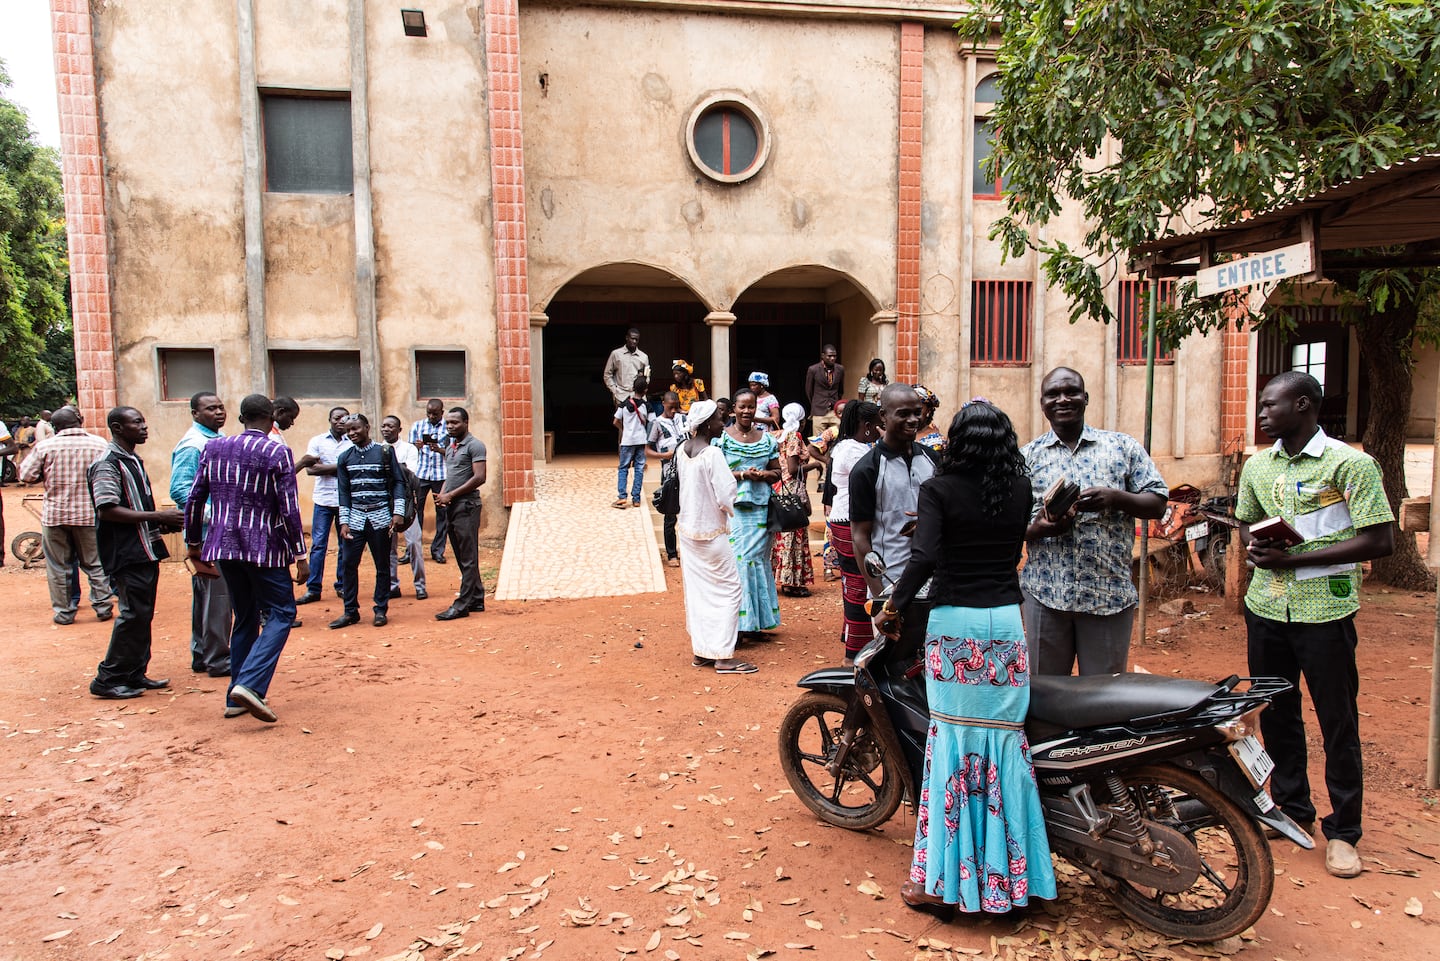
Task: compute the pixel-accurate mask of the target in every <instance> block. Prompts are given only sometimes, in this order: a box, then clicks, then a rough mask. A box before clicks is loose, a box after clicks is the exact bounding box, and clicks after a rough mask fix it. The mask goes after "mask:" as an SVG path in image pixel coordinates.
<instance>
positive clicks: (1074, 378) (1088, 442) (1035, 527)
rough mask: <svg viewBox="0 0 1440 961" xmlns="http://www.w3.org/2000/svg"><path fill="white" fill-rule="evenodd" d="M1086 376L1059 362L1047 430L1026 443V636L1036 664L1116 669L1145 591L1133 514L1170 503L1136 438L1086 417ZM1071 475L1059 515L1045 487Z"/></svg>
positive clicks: (1148, 515)
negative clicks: (1136, 561) (1138, 585)
mask: <svg viewBox="0 0 1440 961" xmlns="http://www.w3.org/2000/svg"><path fill="white" fill-rule="evenodd" d="M1089 403H1090V395H1089V394H1088V393H1087V392H1086V391H1085V380H1084V378H1082V377H1081V376H1080V375H1079V374H1078V373H1077V372H1075V371H1074V370H1071V369H1070V368H1069V367H1056V368H1055V369H1054V370H1052V371H1050V373H1048V374H1046V375H1045V379H1044V380H1042V381H1041V382H1040V411H1041V413H1043V414H1044V415H1045V419H1046V420H1048V421H1049V422H1050V430H1048V431H1047V432H1045V433H1044V434H1041V435H1040V436H1039V437H1037V438H1035V439H1034V440H1032V441H1031V442H1030V443H1028V444H1026V445H1025V448H1024V451H1023V453H1024V454H1025V462H1026V463H1027V464H1029V465H1030V482H1031V484H1032V485H1033V486H1034V491H1035V503H1034V506H1033V508H1032V510H1031V520H1030V528H1029V530H1028V532H1027V534H1026V541H1027V542H1028V547H1027V549H1026V560H1025V569H1024V570H1023V571H1022V572H1021V574H1020V587H1021V589H1022V590H1023V591H1024V593H1025V608H1024V610H1025V636H1026V637H1027V638H1029V643H1030V665H1031V670H1032V671H1033V672H1034V673H1036V674H1062V675H1063V674H1069V673H1070V671H1071V669H1072V667H1074V665H1075V664H1076V662H1077V661H1078V662H1079V666H1080V673H1081V674H1119V673H1122V672H1124V671H1125V669H1126V667H1127V666H1128V664H1129V658H1130V630H1131V626H1132V625H1133V623H1134V621H1135V605H1136V603H1137V602H1138V601H1139V597H1140V595H1139V594H1138V593H1137V592H1136V590H1135V583H1134V581H1132V580H1131V579H1130V560H1131V558H1130V553H1131V550H1132V549H1133V546H1134V544H1135V519H1136V518H1139V519H1141V520H1151V519H1154V518H1157V517H1160V516H1161V515H1162V514H1164V513H1165V502H1166V499H1167V498H1168V497H1169V496H1170V491H1169V488H1167V487H1166V486H1165V481H1164V479H1163V478H1161V476H1160V471H1159V470H1158V469H1157V468H1156V467H1155V462H1154V461H1152V460H1151V459H1150V455H1149V454H1147V453H1146V452H1145V448H1143V447H1141V446H1140V444H1139V442H1138V441H1136V440H1135V438H1133V437H1131V436H1129V435H1128V434H1120V433H1116V432H1115V431H1108V430H1098V429H1096V428H1094V427H1091V426H1090V425H1089V424H1086V423H1085V408H1086V407H1087V406H1088V405H1089ZM1061 477H1064V478H1067V479H1068V480H1070V481H1071V482H1072V483H1075V484H1078V485H1079V486H1080V496H1079V498H1078V499H1077V500H1076V501H1075V504H1074V506H1073V507H1072V508H1071V509H1070V510H1068V511H1066V512H1065V513H1064V514H1063V515H1062V516H1060V517H1051V516H1050V514H1049V513H1048V512H1047V511H1046V510H1045V504H1044V495H1045V491H1046V490H1047V489H1049V487H1050V486H1051V485H1052V484H1054V483H1055V481H1057V480H1059V479H1060V478H1061Z"/></svg>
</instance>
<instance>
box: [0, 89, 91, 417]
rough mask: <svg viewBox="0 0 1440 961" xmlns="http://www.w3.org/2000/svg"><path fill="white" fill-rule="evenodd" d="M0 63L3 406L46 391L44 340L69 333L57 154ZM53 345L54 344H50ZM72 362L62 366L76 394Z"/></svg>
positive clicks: (49, 381) (49, 382)
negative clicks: (41, 138)
mask: <svg viewBox="0 0 1440 961" xmlns="http://www.w3.org/2000/svg"><path fill="white" fill-rule="evenodd" d="M9 85H10V78H9V76H8V74H6V73H5V69H4V64H3V63H0V358H3V359H4V361H3V363H0V402H3V403H0V406H4V407H6V408H9V407H13V406H15V405H16V402H18V401H22V400H28V399H31V398H34V397H35V396H36V394H37V392H40V391H42V390H44V391H47V392H49V391H50V388H52V387H53V386H54V384H55V374H54V373H52V370H51V368H49V367H47V366H46V364H45V362H44V361H43V360H42V354H45V353H46V350H47V342H49V341H50V340H51V339H52V338H54V337H57V336H58V337H59V338H60V339H61V345H60V356H56V355H53V354H52V356H55V359H56V360H57V361H60V360H62V359H63V353H64V347H63V340H64V338H67V337H69V331H70V313H69V309H68V307H67V305H66V291H67V289H68V286H69V280H68V277H69V267H68V265H67V262H66V256H65V211H64V204H63V201H62V194H61V188H60V165H59V162H58V160H57V159H56V156H55V151H54V150H51V149H49V148H46V147H42V146H40V145H39V144H38V143H36V141H35V136H34V133H33V132H32V131H31V129H30V123H29V120H28V118H27V117H26V116H25V113H24V111H22V110H21V109H20V108H19V107H17V106H16V105H15V104H13V103H11V102H10V100H8V99H7V98H6V97H5V96H4V95H3V92H4V91H5V89H6V88H8V87H9ZM52 346H53V345H52ZM70 349H71V352H72V356H71V367H70V369H69V370H60V371H59V372H58V375H59V376H60V377H61V378H62V379H65V380H66V381H67V382H68V383H69V384H70V385H72V386H71V388H70V389H71V390H72V391H73V389H74V388H73V384H74V366H73V346H72V347H71V348H70Z"/></svg>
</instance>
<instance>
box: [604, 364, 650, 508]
mask: <svg viewBox="0 0 1440 961" xmlns="http://www.w3.org/2000/svg"><path fill="white" fill-rule="evenodd" d="M649 388H650V382H649V381H648V380H646V379H645V375H644V374H636V375H635V379H634V380H633V381H631V393H630V396H629V397H627V398H625V403H623V404H621V405H620V406H619V407H617V408H616V409H615V417H614V419H613V420H614V424H615V427H616V429H617V430H619V431H620V466H619V467H618V468H617V469H616V471H615V490H616V498H615V502H614V503H613V504H611V505H610V506H611V507H618V508H620V509H622V510H623V509H624V508H626V507H639V506H640V488H641V485H642V484H643V483H644V482H645V441H646V438H647V437H648V436H649V433H650V407H649V405H648V404H647V403H646V401H645V391H646V390H648V389H649ZM632 467H633V468H634V475H635V480H634V483H633V484H630V494H629V497H628V499H627V497H626V494H625V487H626V484H627V478H628V477H629V475H630V473H631V468H632Z"/></svg>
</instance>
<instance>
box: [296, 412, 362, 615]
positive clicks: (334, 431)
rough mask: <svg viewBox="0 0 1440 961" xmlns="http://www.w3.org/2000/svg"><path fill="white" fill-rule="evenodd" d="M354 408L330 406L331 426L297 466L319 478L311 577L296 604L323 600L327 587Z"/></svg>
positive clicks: (337, 578)
mask: <svg viewBox="0 0 1440 961" xmlns="http://www.w3.org/2000/svg"><path fill="white" fill-rule="evenodd" d="M349 418H350V411H348V410H346V409H345V408H344V407H332V408H330V429H329V430H328V431H326V432H325V433H323V434H317V435H315V436H314V437H312V438H310V446H309V447H307V448H306V449H305V455H304V456H303V457H301V458H300V460H299V461H297V462H296V464H295V466H296V469H297V471H298V469H299V468H301V467H303V468H305V471H306V473H308V474H310V475H311V476H312V477H314V478H315V495H314V497H313V498H312V500H313V502H314V504H315V509H314V512H313V513H312V514H311V516H310V579H309V580H308V581H306V582H305V593H304V594H302V595H300V596H299V597H297V598H295V603H296V604H309V603H311V602H312V601H318V600H320V596H321V591H322V590H323V589H324V587H325V554H326V552H327V551H329V549H330V529H331V528H332V527H334V526H335V522H336V520H337V519H338V516H339V513H340V487H339V482H338V481H336V479H335V465H336V464H337V463H338V462H339V459H340V452H341V451H343V450H345V449H346V448H348V447H350V446H351V445H350V438H349V436H348V435H347V434H346V433H345V421H347V420H348V419H349ZM335 594H336V596H339V594H340V565H339V564H338V563H337V564H336V566H335Z"/></svg>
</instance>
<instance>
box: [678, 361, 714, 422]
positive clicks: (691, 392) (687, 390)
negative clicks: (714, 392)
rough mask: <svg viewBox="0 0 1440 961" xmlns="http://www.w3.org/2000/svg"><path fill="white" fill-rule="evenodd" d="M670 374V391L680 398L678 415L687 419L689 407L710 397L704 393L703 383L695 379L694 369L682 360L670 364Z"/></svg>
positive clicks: (697, 378)
mask: <svg viewBox="0 0 1440 961" xmlns="http://www.w3.org/2000/svg"><path fill="white" fill-rule="evenodd" d="M670 374H671V376H672V377H673V382H672V383H671V384H670V389H671V390H673V391H674V392H675V396H676V397H679V398H680V413H682V414H684V415H686V417H689V415H690V405H691V404H693V403H695V402H696V401H697V400H705V399H707V398H708V397H709V396H710V395H709V394H707V393H705V382H704V381H703V380H701V379H700V378H699V377H696V376H695V368H694V367H692V366H691V365H690V364H688V363H686V362H685V361H683V360H676V361H672V362H671V365H670Z"/></svg>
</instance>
